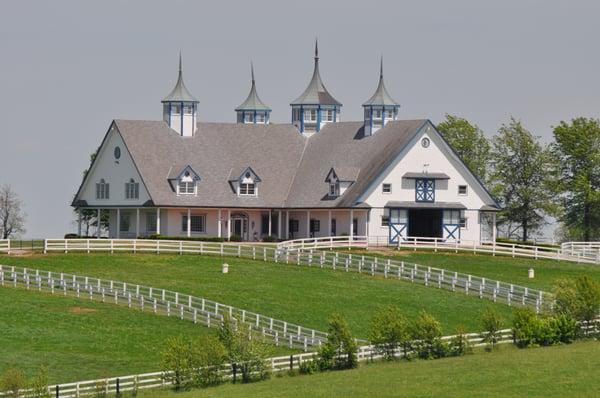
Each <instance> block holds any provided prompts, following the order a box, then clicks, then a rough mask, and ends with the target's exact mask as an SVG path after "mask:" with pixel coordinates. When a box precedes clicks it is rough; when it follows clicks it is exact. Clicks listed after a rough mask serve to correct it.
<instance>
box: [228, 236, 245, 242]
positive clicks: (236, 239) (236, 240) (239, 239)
mask: <svg viewBox="0 0 600 398" xmlns="http://www.w3.org/2000/svg"><path fill="white" fill-rule="evenodd" d="M242 240H243V239H242V237H241V236H239V235H231V237H230V238H229V241H230V242H241V241H242Z"/></svg>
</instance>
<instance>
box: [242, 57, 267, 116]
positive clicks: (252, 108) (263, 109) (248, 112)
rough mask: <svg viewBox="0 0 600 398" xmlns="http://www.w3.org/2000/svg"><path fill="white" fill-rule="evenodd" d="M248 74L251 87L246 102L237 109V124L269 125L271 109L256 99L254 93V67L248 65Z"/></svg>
mask: <svg viewBox="0 0 600 398" xmlns="http://www.w3.org/2000/svg"><path fill="white" fill-rule="evenodd" d="M250 74H251V75H252V86H251V87H250V93H249V94H248V97H247V98H246V100H245V101H244V102H243V103H242V104H241V105H240V106H238V107H237V108H235V112H236V113H237V122H238V123H245V124H269V118H270V115H271V108H269V107H268V106H266V105H265V104H264V102H262V101H261V99H260V98H259V97H258V93H257V92H256V82H255V81H254V66H253V65H252V64H250Z"/></svg>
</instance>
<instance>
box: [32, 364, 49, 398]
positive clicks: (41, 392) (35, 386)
mask: <svg viewBox="0 0 600 398" xmlns="http://www.w3.org/2000/svg"><path fill="white" fill-rule="evenodd" d="M48 384H50V383H49V382H48V368H47V367H46V366H42V367H40V368H39V370H38V372H37V374H36V375H35V376H34V377H33V378H32V379H31V380H30V382H29V388H30V389H31V395H30V397H32V398H50V391H49V390H48Z"/></svg>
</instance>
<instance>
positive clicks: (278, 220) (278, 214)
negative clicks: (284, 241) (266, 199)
mask: <svg viewBox="0 0 600 398" xmlns="http://www.w3.org/2000/svg"><path fill="white" fill-rule="evenodd" d="M277 239H281V210H279V211H278V212H277Z"/></svg>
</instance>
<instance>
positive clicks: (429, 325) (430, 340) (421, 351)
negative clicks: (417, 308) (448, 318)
mask: <svg viewBox="0 0 600 398" xmlns="http://www.w3.org/2000/svg"><path fill="white" fill-rule="evenodd" d="M413 337H414V338H415V339H416V340H415V342H414V344H415V350H416V352H417V355H418V356H419V358H422V359H432V358H442V357H445V356H446V355H447V353H448V347H447V345H446V344H444V343H443V342H442V339H441V337H442V326H441V325H440V323H439V322H438V320H437V319H435V318H434V317H433V315H431V314H428V313H427V312H425V311H421V312H420V313H419V316H418V317H417V319H416V320H415V323H414V325H413Z"/></svg>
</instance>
